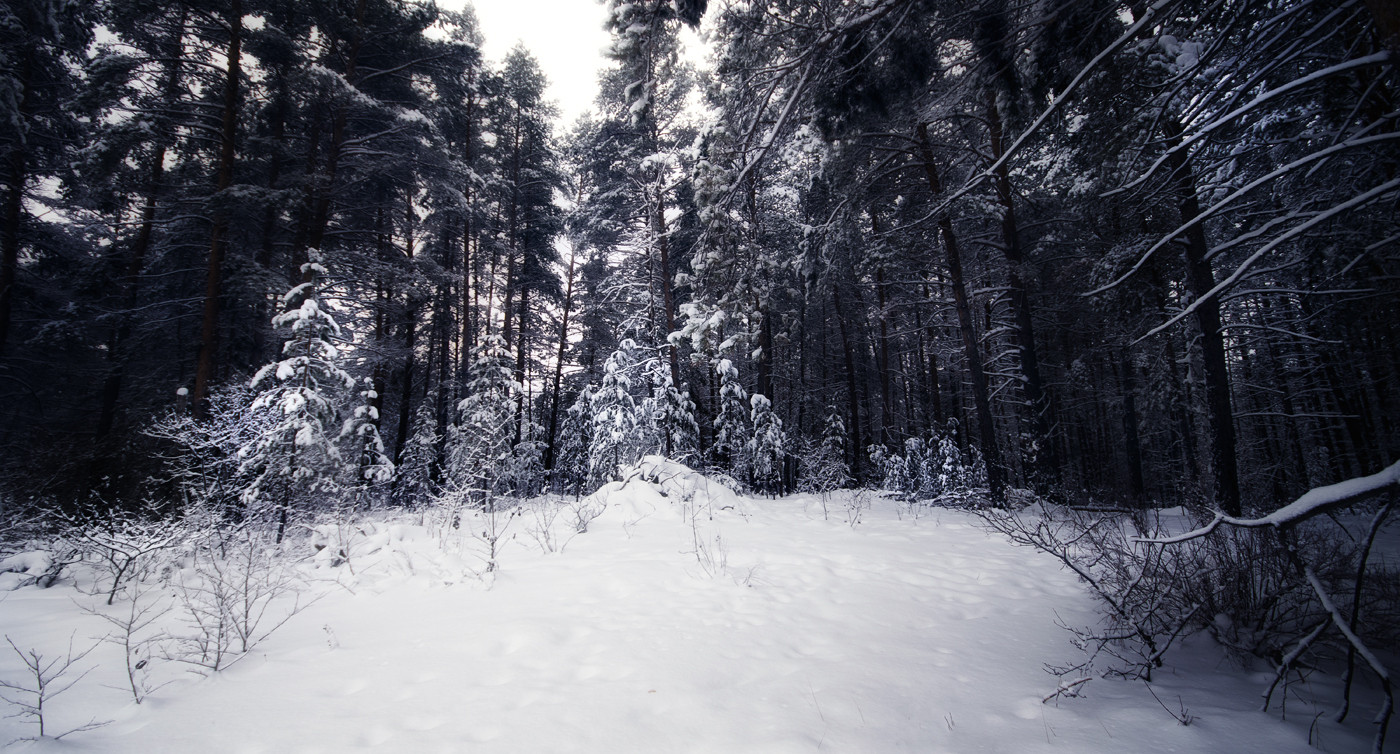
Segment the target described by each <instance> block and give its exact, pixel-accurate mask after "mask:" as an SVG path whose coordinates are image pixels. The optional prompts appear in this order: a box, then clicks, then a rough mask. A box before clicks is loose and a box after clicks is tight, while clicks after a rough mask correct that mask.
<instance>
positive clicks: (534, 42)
mask: <svg viewBox="0 0 1400 754" xmlns="http://www.w3.org/2000/svg"><path fill="white" fill-rule="evenodd" d="M467 4H470V5H472V6H473V7H474V8H475V9H476V18H477V21H478V22H480V24H481V34H482V36H483V37H485V38H486V45H485V52H486V57H487V58H488V59H490V60H491V61H492V62H495V63H499V62H501V61H502V60H504V59H505V57H506V53H508V52H510V49H511V48H512V47H514V46H515V43H516V42H524V43H525V47H526V48H527V49H529V50H530V53H531V54H533V55H534V56H535V59H536V60H538V61H539V62H540V67H541V68H543V69H544V74H545V76H546V77H548V78H549V91H548V92H547V96H548V97H549V98H550V99H553V100H554V101H555V103H556V104H558V105H559V112H560V115H561V117H562V119H563V123H562V124H561V125H563V126H565V127H567V125H568V124H570V123H573V122H574V119H576V118H577V117H578V116H579V115H581V114H582V113H583V111H585V110H588V109H590V108H592V107H593V100H594V99H595V98H596V97H597V96H598V83H597V75H598V70H599V69H600V68H605V67H607V66H609V65H612V62H611V61H609V60H607V59H606V58H605V57H604V56H603V50H604V49H606V48H607V46H608V43H609V41H610V39H609V36H608V33H607V32H606V31H604V30H603V21H604V20H605V19H606V18H607V9H606V8H605V7H604V6H603V4H602V3H601V2H599V1H598V0H438V6H439V7H441V8H447V9H451V10H460V9H461V8H462V7H463V6H465V5H467ZM681 44H682V48H681V49H682V54H683V55H685V56H686V57H687V58H689V59H690V60H691V62H693V63H695V64H697V65H699V64H701V63H702V59H703V57H704V45H703V44H702V43H701V42H700V41H699V37H698V36H697V35H696V34H695V33H694V32H692V31H690V30H689V29H685V30H684V31H683V32H682V33H681Z"/></svg>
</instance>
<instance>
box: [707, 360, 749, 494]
mask: <svg viewBox="0 0 1400 754" xmlns="http://www.w3.org/2000/svg"><path fill="white" fill-rule="evenodd" d="M715 372H716V374H718V375H719V412H718V414H717V415H716V416H715V443H714V445H713V446H711V447H710V453H711V457H712V459H713V462H714V464H715V465H716V466H718V467H720V468H722V469H727V470H728V471H729V472H730V473H731V474H733V475H734V476H735V478H743V477H744V476H746V474H747V471H748V464H747V462H746V459H745V457H744V449H745V446H746V445H747V443H748V439H749V430H748V419H749V394H748V392H747V391H746V390H744V386H743V385H741V384H739V370H738V369H736V368H735V367H734V363H733V362H731V361H730V360H729V359H720V360H719V364H717V365H715Z"/></svg>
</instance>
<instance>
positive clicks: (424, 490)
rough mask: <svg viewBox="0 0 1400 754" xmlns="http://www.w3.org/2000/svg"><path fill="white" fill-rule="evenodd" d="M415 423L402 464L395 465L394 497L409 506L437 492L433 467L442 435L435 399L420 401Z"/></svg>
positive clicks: (401, 458) (405, 445)
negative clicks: (439, 433) (436, 414)
mask: <svg viewBox="0 0 1400 754" xmlns="http://www.w3.org/2000/svg"><path fill="white" fill-rule="evenodd" d="M414 427H415V429H414V431H413V435H412V436H411V437H409V438H408V440H407V442H406V443H405V444H404V450H403V453H402V454H401V456H400V461H399V464H398V466H396V467H394V476H393V488H392V489H393V492H392V495H393V500H394V502H395V504H397V505H400V506H403V507H405V508H411V507H414V506H417V505H421V504H423V503H425V502H427V501H428V500H429V499H431V498H432V496H433V493H434V485H433V482H432V467H433V463H434V462H435V461H436V460H437V447H438V442H439V436H438V427H437V417H436V416H435V415H434V411H433V404H432V401H423V402H422V403H420V404H418V412H417V414H416V417H415V419H414Z"/></svg>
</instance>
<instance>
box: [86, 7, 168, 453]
mask: <svg viewBox="0 0 1400 754" xmlns="http://www.w3.org/2000/svg"><path fill="white" fill-rule="evenodd" d="M184 34H185V18H184V10H183V6H182V9H181V16H180V21H179V23H177V24H176V25H175V32H174V34H172V35H171V36H172V42H171V48H172V49H171V50H170V51H169V54H170V58H169V60H168V61H167V62H166V65H165V80H164V83H163V84H162V86H161V93H162V95H163V96H162V103H163V104H165V105H166V106H170V105H171V104H172V103H174V101H175V98H176V96H178V94H179V84H180V55H179V53H180V52H181V39H182V38H183V37H184ZM166 151H167V146H166V144H165V142H164V141H161V142H160V144H158V145H157V146H156V149H155V152H154V153H153V154H152V155H151V172H150V176H149V177H148V178H147V179H146V181H147V182H146V198H145V202H144V203H143V205H142V207H141V224H140V226H139V227H138V228H137V231H136V239H135V240H134V241H133V242H132V244H131V253H130V254H129V255H128V256H127V263H126V272H125V274H124V275H123V276H122V281H121V307H122V311H121V313H120V314H119V315H118V321H117V324H116V326H115V327H114V328H112V333H111V335H110V337H109V338H108V341H107V362H108V371H107V377H106V378H105V379H104V380H103V382H102V405H101V408H100V409H99V411H98V414H97V437H98V438H99V439H100V438H103V437H106V436H107V434H108V433H110V432H111V431H112V424H113V423H114V422H115V420H116V413H117V403H118V401H119V399H120V397H121V384H122V377H123V375H124V373H125V371H126V354H125V353H124V352H123V347H124V345H125V343H126V340H127V338H128V337H129V336H130V334H131V316H130V314H129V313H128V312H130V311H131V310H132V309H134V308H135V307H136V300H137V291H138V289H139V287H140V281H141V270H142V269H144V268H145V266H146V253H147V252H148V251H149V250H150V248H151V235H152V233H153V232H154V227H155V218H156V201H157V196H158V194H159V193H160V185H161V182H162V181H163V180H164V177H165V155H166Z"/></svg>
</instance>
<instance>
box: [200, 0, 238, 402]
mask: <svg viewBox="0 0 1400 754" xmlns="http://www.w3.org/2000/svg"><path fill="white" fill-rule="evenodd" d="M227 21H228V26H229V43H228V71H227V74H226V76H225V78H224V107H223V128H222V132H221V134H220V141H219V174H218V176H219V177H218V183H217V186H216V189H215V195H214V196H215V202H218V201H220V198H219V194H220V193H222V192H224V191H225V190H227V189H228V187H229V186H230V185H232V183H233V161H234V157H235V149H236V144H235V141H234V140H235V137H236V136H237V128H238V98H239V94H238V87H239V83H240V81H239V80H240V78H242V58H243V2H242V0H231V1H230V3H229V11H228V16H227ZM213 220H214V227H213V229H212V230H211V231H210V233H209V266H208V270H207V273H206V275H205V283H204V319H203V322H202V324H201V325H200V331H199V362H198V365H197V366H196V367H195V375H194V403H193V406H194V414H195V416H196V417H198V418H204V416H205V415H206V414H207V412H208V409H209V386H210V384H211V383H212V382H213V381H214V371H215V368H216V366H217V364H218V353H217V351H218V346H219V342H218V340H219V298H220V296H221V295H222V294H223V264H224V245H225V240H224V234H225V232H227V230H228V215H227V213H226V212H224V211H223V210H221V209H219V208H218V207H217V206H216V207H215V208H214V218H213Z"/></svg>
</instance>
